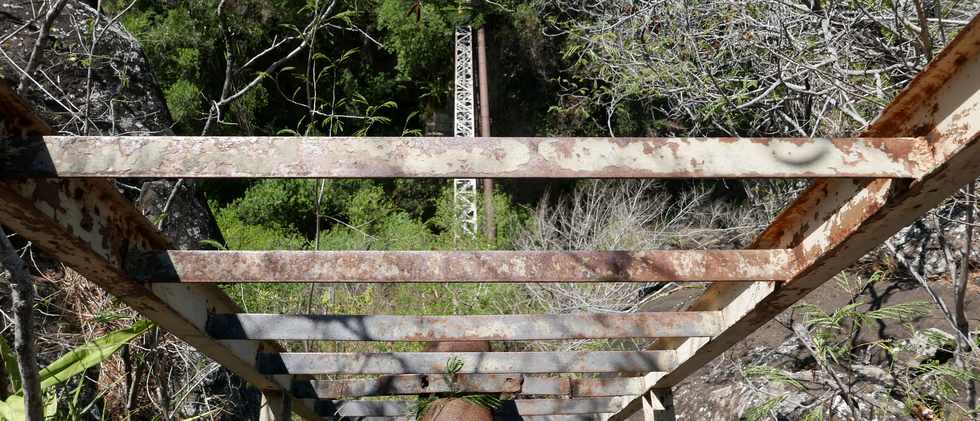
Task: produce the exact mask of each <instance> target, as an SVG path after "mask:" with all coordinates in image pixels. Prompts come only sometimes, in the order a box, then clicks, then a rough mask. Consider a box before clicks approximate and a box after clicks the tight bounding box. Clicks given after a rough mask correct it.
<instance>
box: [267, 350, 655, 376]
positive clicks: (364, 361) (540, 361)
mask: <svg viewBox="0 0 980 421" xmlns="http://www.w3.org/2000/svg"><path fill="white" fill-rule="evenodd" d="M453 357H456V358H458V359H460V360H462V362H463V368H462V369H461V370H460V371H459V372H460V373H463V374H507V373H529V374H530V373H538V374H542V373H618V372H643V373H647V372H652V371H668V370H670V369H671V368H672V367H673V365H674V352H673V351H641V352H631V351H622V352H621V351H595V352H586V351H583V352H389V353H316V352H309V353H302V352H283V353H263V352H260V353H259V354H258V356H257V365H258V368H259V371H260V372H262V373H265V374H270V375H273V374H438V373H445V372H446V363H447V361H449V360H450V359H451V358H453Z"/></svg>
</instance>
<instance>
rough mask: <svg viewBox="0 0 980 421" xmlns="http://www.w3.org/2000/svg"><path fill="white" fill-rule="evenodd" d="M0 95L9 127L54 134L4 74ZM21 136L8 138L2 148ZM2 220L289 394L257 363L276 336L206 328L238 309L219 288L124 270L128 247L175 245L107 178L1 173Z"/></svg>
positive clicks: (225, 361)
mask: <svg viewBox="0 0 980 421" xmlns="http://www.w3.org/2000/svg"><path fill="white" fill-rule="evenodd" d="M0 100H2V101H0V117H2V118H3V121H4V123H5V125H7V126H8V132H11V127H9V126H13V128H17V127H26V126H31V127H33V129H31V130H29V131H23V132H20V133H19V134H20V135H23V136H37V135H44V134H48V133H50V130H51V129H50V128H49V127H48V126H47V125H45V124H44V122H43V121H41V120H40V119H39V118H38V117H37V116H36V115H34V114H33V113H32V112H30V108H29V107H28V106H27V105H26V104H25V103H23V102H22V101H20V99H19V98H18V97H17V96H16V95H15V94H13V92H12V91H11V90H10V88H9V86H8V85H7V84H6V83H4V81H3V80H2V79H0ZM25 122H27V124H25ZM15 134H16V133H15ZM16 141H18V139H17V138H14V139H3V140H2V141H0V149H2V147H3V145H7V144H9V143H8V142H16ZM2 153H3V152H2V151H0V156H3V155H2ZM0 168H2V167H0ZM0 223H2V224H3V225H4V226H6V227H9V228H11V229H12V230H13V231H14V232H16V233H18V234H19V235H21V236H23V237H24V238H26V239H28V240H30V241H31V244H32V245H33V246H35V247H38V248H39V249H41V250H43V251H44V252H45V253H47V254H48V255H50V256H52V257H54V258H56V259H58V260H59V261H61V262H63V263H65V264H66V265H68V266H70V267H71V268H72V269H74V270H76V271H77V272H78V273H80V274H81V275H83V276H84V277H85V278H86V279H87V280H89V281H90V282H93V283H95V284H97V285H99V286H100V287H102V288H103V289H105V290H106V291H107V292H109V293H110V294H112V295H113V296H115V297H116V298H118V299H120V300H121V301H123V302H124V303H126V304H127V305H128V306H130V307H131V308H133V309H134V310H136V311H138V312H139V313H140V314H141V315H142V316H144V317H146V318H148V319H150V320H152V321H153V322H154V323H156V324H157V326H159V327H161V328H162V329H164V330H166V331H168V332H170V333H172V334H174V335H175V336H177V337H178V338H180V339H181V340H183V341H185V342H187V343H188V344H190V345H191V346H193V347H194V348H195V349H196V350H198V351H200V352H201V353H203V354H205V355H207V356H208V357H210V358H211V359H213V360H215V361H217V362H218V363H220V364H221V365H222V366H224V367H225V368H227V369H229V370H231V371H232V372H234V373H235V374H237V375H239V376H241V377H242V378H244V379H245V380H246V381H248V382H249V383H251V384H253V385H255V386H256V387H258V388H259V389H261V390H263V391H270V392H273V393H279V392H286V393H288V391H289V386H290V380H291V379H288V378H279V379H274V378H271V377H269V376H266V375H263V374H261V373H259V372H258V370H256V368H255V361H254V358H255V354H256V352H258V351H259V350H264V351H270V352H272V351H276V350H282V348H281V347H280V346H279V345H278V344H277V343H275V342H260V341H240V342H237V343H222V342H220V341H217V340H214V339H211V338H210V337H208V335H207V334H206V333H205V331H204V327H205V322H206V320H207V314H208V311H221V312H238V311H240V309H239V308H238V306H237V305H235V303H234V302H233V301H232V300H231V299H230V298H229V297H228V296H227V295H226V294H225V293H224V292H222V291H221V290H220V289H218V288H216V287H213V286H205V285H192V286H188V285H158V286H148V285H145V284H143V283H140V282H137V281H136V280H134V279H133V278H131V277H130V276H128V275H127V274H126V273H125V271H124V270H123V267H124V266H125V261H126V258H127V256H129V255H130V253H133V252H138V251H139V250H152V249H161V248H169V247H170V244H169V243H168V241H167V239H166V238H164V237H163V235H162V234H161V233H160V232H159V231H158V230H157V229H156V228H155V227H153V226H152V225H151V224H150V223H149V221H147V219H146V218H145V217H144V216H143V215H142V214H140V213H139V211H137V210H136V208H134V207H133V206H132V204H130V203H129V202H128V201H127V200H126V199H125V198H123V197H122V196H121V195H120V194H119V192H118V191H116V189H115V188H114V187H113V186H112V185H111V184H110V183H108V182H106V181H105V180H81V179H68V180H57V179H30V180H0ZM293 411H294V412H296V413H297V414H299V415H302V416H304V417H306V418H307V419H315V416H314V414H313V408H312V406H303V405H297V406H295V407H293Z"/></svg>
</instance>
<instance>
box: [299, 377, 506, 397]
mask: <svg viewBox="0 0 980 421" xmlns="http://www.w3.org/2000/svg"><path fill="white" fill-rule="evenodd" d="M523 380H524V376H522V375H520V374H457V375H455V376H452V377H450V376H449V375H447V374H445V373H442V374H431V375H429V374H403V375H397V376H379V377H375V378H371V379H343V380H314V381H297V382H293V395H294V396H296V397H297V398H300V399H339V398H356V397H364V396H389V395H422V394H428V393H448V392H462V393H520V392H521V388H522V382H523Z"/></svg>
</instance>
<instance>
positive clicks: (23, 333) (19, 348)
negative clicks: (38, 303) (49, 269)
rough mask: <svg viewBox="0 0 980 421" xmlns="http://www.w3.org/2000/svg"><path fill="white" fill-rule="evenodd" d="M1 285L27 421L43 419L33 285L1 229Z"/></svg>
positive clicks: (40, 420) (22, 262) (15, 251)
mask: <svg viewBox="0 0 980 421" xmlns="http://www.w3.org/2000/svg"><path fill="white" fill-rule="evenodd" d="M0 281H2V282H9V283H10V296H11V301H12V302H13V313H14V351H15V353H16V354H17V366H18V368H19V369H20V377H21V383H22V385H23V391H24V413H25V415H26V416H27V420H28V421H42V420H43V419H44V401H43V396H41V381H40V380H39V378H38V370H37V361H36V360H35V355H36V353H35V352H34V319H33V314H32V312H33V310H34V284H33V282H32V280H31V274H30V273H28V271H27V268H26V267H25V266H24V261H23V260H21V258H20V256H18V255H17V250H16V249H14V247H13V245H11V244H10V240H9V239H8V238H7V234H6V233H5V232H4V231H3V228H2V227H0Z"/></svg>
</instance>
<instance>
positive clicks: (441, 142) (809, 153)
mask: <svg viewBox="0 0 980 421" xmlns="http://www.w3.org/2000/svg"><path fill="white" fill-rule="evenodd" d="M919 142H921V140H920V139H915V138H891V139H876V138H843V139H798V138H765V139H753V138H504V137H497V138H488V139H483V138H339V137H338V138H322V139H321V138H301V139H296V138H275V137H259V138H257V137H196V138H195V137H77V136H72V137H56V136H51V137H46V138H44V139H43V140H40V141H38V142H35V143H33V144H31V145H29V147H23V148H21V149H20V150H18V152H17V153H16V154H13V155H10V157H8V158H6V161H4V158H0V163H2V164H3V165H2V166H0V167H2V168H4V172H3V173H2V174H0V175H2V176H5V177H27V176H35V177H36V176H61V177H204V178H207V177H216V178H222V177H224V178H229V177H230V178H240V177H319V178H385V177H409V178H427V177H440V178H441V177H480V178H482V177H516V178H522V177H533V178H692V177H694V178H700V177H731V178H760V177H790V178H806V177H900V178H912V177H916V176H918V172H917V169H918V167H919V165H920V164H919V161H921V158H922V157H921V156H919V155H917V154H914V153H913V151H915V150H916V144H917V143H919ZM749 161H751V162H753V165H752V166H751V167H750V168H746V166H745V165H743V164H742V163H744V162H749Z"/></svg>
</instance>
